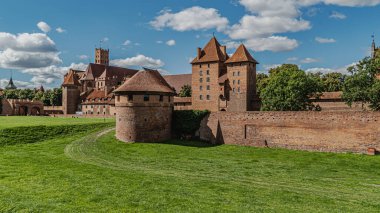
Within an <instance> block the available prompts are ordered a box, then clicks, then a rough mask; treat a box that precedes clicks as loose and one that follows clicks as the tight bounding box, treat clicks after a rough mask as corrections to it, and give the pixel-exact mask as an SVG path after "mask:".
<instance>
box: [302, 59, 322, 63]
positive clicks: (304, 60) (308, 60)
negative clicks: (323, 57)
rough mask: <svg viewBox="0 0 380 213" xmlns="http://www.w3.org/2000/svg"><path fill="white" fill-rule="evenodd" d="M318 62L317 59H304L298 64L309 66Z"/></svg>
mask: <svg viewBox="0 0 380 213" xmlns="http://www.w3.org/2000/svg"><path fill="white" fill-rule="evenodd" d="M318 61H319V60H318V59H315V58H305V59H302V60H301V61H300V62H301V63H302V64H311V63H316V62H318Z"/></svg>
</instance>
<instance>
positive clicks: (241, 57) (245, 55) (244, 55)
mask: <svg viewBox="0 0 380 213" xmlns="http://www.w3.org/2000/svg"><path fill="white" fill-rule="evenodd" d="M236 62H252V63H255V64H258V63H259V62H257V61H256V60H255V59H254V58H253V57H252V55H251V54H250V53H249V51H248V50H247V48H245V46H244V44H241V45H240V46H239V47H238V48H237V50H236V52H235V53H234V54H233V55H232V56H231V58H229V59H228V60H227V61H226V62H225V63H236Z"/></svg>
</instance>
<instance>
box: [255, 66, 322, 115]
mask: <svg viewBox="0 0 380 213" xmlns="http://www.w3.org/2000/svg"><path fill="white" fill-rule="evenodd" d="M269 73H270V75H269V79H268V82H267V86H266V87H265V88H264V89H263V90H262V91H261V96H260V97H261V99H262V107H261V109H262V110H264V111H302V110H312V109H315V106H314V105H313V103H312V102H311V100H310V98H311V97H316V98H318V97H319V96H320V95H321V92H322V90H323V85H322V83H321V81H320V80H317V79H316V78H315V77H313V76H311V75H307V74H306V73H305V71H303V70H301V69H299V68H298V66H297V65H292V64H284V65H282V66H280V67H277V68H274V69H271V70H270V71H269Z"/></svg>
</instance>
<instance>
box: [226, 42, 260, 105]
mask: <svg viewBox="0 0 380 213" xmlns="http://www.w3.org/2000/svg"><path fill="white" fill-rule="evenodd" d="M225 63H226V64H227V78H228V82H229V87H230V88H231V89H230V90H229V100H228V104H227V106H228V107H227V110H228V111H231V112H239V111H252V110H253V100H254V98H255V97H256V65H257V64H258V62H257V61H256V60H255V59H254V58H253V57H252V55H251V54H250V53H249V51H248V50H247V48H246V47H245V46H244V45H243V44H241V45H240V46H239V47H238V48H237V50H236V52H235V53H234V54H233V55H232V57H231V58H229V59H228V60H227V61H226V62H225Z"/></svg>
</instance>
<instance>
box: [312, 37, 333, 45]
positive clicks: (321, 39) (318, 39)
mask: <svg viewBox="0 0 380 213" xmlns="http://www.w3.org/2000/svg"><path fill="white" fill-rule="evenodd" d="M315 41H317V42H318V43H321V44H327V43H335V42H336V40H335V39H333V38H322V37H316V38H315Z"/></svg>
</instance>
